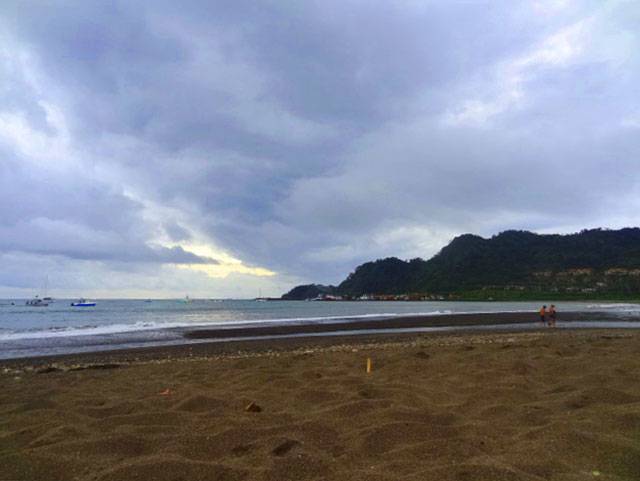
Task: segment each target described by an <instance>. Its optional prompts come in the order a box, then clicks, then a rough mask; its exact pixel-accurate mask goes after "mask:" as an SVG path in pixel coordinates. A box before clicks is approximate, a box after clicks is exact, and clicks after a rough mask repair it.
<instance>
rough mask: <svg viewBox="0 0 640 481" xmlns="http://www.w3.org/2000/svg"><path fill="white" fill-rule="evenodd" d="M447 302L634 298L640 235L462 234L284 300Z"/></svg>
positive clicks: (639, 290) (638, 289) (639, 279)
mask: <svg viewBox="0 0 640 481" xmlns="http://www.w3.org/2000/svg"><path fill="white" fill-rule="evenodd" d="M323 295H324V296H326V295H330V296H341V297H343V298H347V299H353V298H360V297H362V296H365V297H385V296H386V297H389V296H400V297H401V298H416V299H418V298H450V299H469V300H474V299H480V300H482V299H484V300H488V299H495V300H498V299H504V300H508V299H533V298H546V299H553V298H558V299H587V298H589V299H637V298H640V228H624V229H620V230H605V229H591V230H583V231H581V232H579V233H576V234H567V235H560V234H535V233H532V232H528V231H516V230H509V231H505V232H502V233H500V234H497V235H495V236H493V237H491V238H488V239H485V238H483V237H480V236H476V235H472V234H464V235H461V236H459V237H456V238H455V239H453V240H452V241H451V242H450V243H449V244H448V245H447V246H446V247H444V248H443V249H442V250H441V251H440V252H439V253H438V254H436V255H435V256H433V257H432V258H431V259H429V260H426V261H425V260H423V259H420V258H416V259H412V260H409V261H403V260H401V259H398V258H395V257H389V258H386V259H379V260H377V261H373V262H367V263H365V264H362V265H360V266H358V267H357V268H356V270H355V271H354V272H352V273H351V274H349V276H348V277H347V278H346V279H345V280H344V281H343V282H341V283H340V284H339V285H338V286H322V285H317V284H312V285H307V286H298V287H296V288H294V289H292V290H291V291H289V292H288V293H287V294H285V295H283V296H282V298H283V299H309V298H315V297H318V296H323Z"/></svg>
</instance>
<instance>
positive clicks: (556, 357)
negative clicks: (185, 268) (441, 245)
mask: <svg viewBox="0 0 640 481" xmlns="http://www.w3.org/2000/svg"><path fill="white" fill-rule="evenodd" d="M367 358H370V359H371V361H372V372H371V373H367V372H366V369H365V366H366V361H367ZM0 383H1V386H2V389H1V390H0V479H2V480H133V479H143V480H274V481H275V480H307V479H308V480H312V479H313V480H380V481H382V480H399V479H402V480H445V481H446V480H456V481H465V480H478V481H481V480H482V481H493V480H532V481H533V480H567V481H569V480H576V481H577V480H589V479H602V480H636V479H639V476H640V474H639V473H640V332H638V331H635V330H633V331H630V330H626V331H615V330H566V331H564V330H563V331H560V330H557V331H551V330H539V331H533V332H525V333H509V332H502V333H491V334H487V333H484V334H478V333H458V334H439V335H434V334H431V335H415V334H413V335H403V336H401V335H395V336H378V337H357V338H353V337H351V338H332V339H327V338H324V339H322V338H320V339H297V340H287V341H270V342H267V341H261V342H257V343H249V342H247V343H233V344H226V345H224V346H221V345H219V344H218V345H216V344H200V345H194V346H177V347H169V348H154V349H146V350H137V351H120V352H111V353H97V354H87V355H75V356H62V357H58V358H55V359H27V360H20V361H18V360H16V361H4V362H2V363H0ZM251 403H253V405H252V408H251V409H249V410H247V406H249V405H251Z"/></svg>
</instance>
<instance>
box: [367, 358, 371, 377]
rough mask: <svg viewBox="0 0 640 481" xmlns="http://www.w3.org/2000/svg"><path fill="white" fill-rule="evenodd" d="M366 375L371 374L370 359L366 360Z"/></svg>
mask: <svg viewBox="0 0 640 481" xmlns="http://www.w3.org/2000/svg"><path fill="white" fill-rule="evenodd" d="M367 374H371V358H370V357H368V358H367Z"/></svg>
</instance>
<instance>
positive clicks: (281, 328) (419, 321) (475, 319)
mask: <svg viewBox="0 0 640 481" xmlns="http://www.w3.org/2000/svg"><path fill="white" fill-rule="evenodd" d="M595 319H597V320H600V321H605V322H606V321H614V320H615V321H620V320H623V317H621V316H617V317H613V316H612V315H611V314H610V313H605V312H565V313H562V316H561V320H562V322H571V321H593V320H595ZM635 320H637V319H635ZM530 323H539V316H538V315H537V314H536V313H528V312H491V313H486V314H475V313H474V314H440V315H433V316H398V317H389V318H381V319H376V320H362V319H360V320H345V321H339V322H333V323H326V322H323V323H316V324H285V325H277V326H269V325H266V326H260V327H234V328H225V327H222V326H221V327H216V328H199V329H194V330H191V331H187V332H186V333H185V337H186V338H187V339H226V338H230V337H249V336H286V335H291V334H317V333H322V332H338V331H358V330H371V329H411V328H421V327H445V326H458V327H465V326H478V325H505V324H530Z"/></svg>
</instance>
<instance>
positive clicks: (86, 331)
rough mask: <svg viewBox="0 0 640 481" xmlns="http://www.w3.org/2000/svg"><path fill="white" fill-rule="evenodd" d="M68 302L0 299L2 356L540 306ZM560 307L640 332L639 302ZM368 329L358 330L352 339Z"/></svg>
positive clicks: (525, 304) (176, 301)
mask: <svg viewBox="0 0 640 481" xmlns="http://www.w3.org/2000/svg"><path fill="white" fill-rule="evenodd" d="M70 302H71V301H67V300H56V301H55V302H54V303H52V304H50V305H49V306H47V307H31V306H26V305H25V300H15V299H14V300H0V358H4V359H7V358H15V357H25V356H35V355H48V354H61V353H72V352H88V351H99V350H105V349H117V348H128V347H139V346H151V345H169V344H179V343H185V342H187V341H185V339H184V337H183V334H184V332H185V331H187V330H190V329H193V328H201V327H219V328H225V327H239V326H246V327H251V326H259V325H283V324H322V323H333V322H343V321H345V320H350V321H354V322H357V321H358V320H369V321H370V320H376V319H387V318H390V317H396V316H410V315H421V316H429V315H439V314H458V313H483V312H531V313H532V318H533V319H535V316H536V313H537V311H538V309H539V308H540V305H539V303H536V302H445V301H424V302H374V301H363V302H304V301H267V302H260V301H255V300H204V299H200V300H198V299H194V300H191V301H190V302H184V300H153V301H151V302H149V301H147V300H115V299H114V300H98V301H97V305H96V306H95V307H72V306H71V305H70ZM558 310H559V312H560V314H561V313H562V312H568V311H586V312H589V311H591V312H594V319H593V321H594V322H596V321H598V316H597V315H596V314H595V313H598V312H606V313H607V314H608V315H607V317H608V318H611V317H613V318H616V317H619V318H620V320H621V321H622V320H623V319H624V322H623V324H624V325H622V324H621V325H620V326H617V327H635V321H637V322H638V323H639V324H638V327H640V304H633V303H602V302H567V303H558ZM560 318H561V315H560ZM629 321H630V322H631V324H630V325H628V324H629ZM625 323H626V324H625ZM593 325H594V326H595V325H596V324H593ZM576 326H577V324H576ZM610 326H611V327H616V326H614V325H611V324H610ZM581 327H588V326H581ZM522 328H526V326H522ZM425 329H426V330H429V329H431V330H435V328H420V329H419V330H418V331H415V332H421V331H425ZM437 330H442V328H441V327H440V328H437ZM368 332H369V331H358V334H364V333H368ZM412 332H413V331H412ZM334 334H335V333H334ZM354 334H355V333H354ZM190 342H194V341H190Z"/></svg>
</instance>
